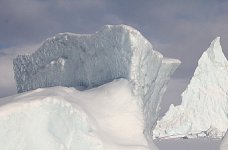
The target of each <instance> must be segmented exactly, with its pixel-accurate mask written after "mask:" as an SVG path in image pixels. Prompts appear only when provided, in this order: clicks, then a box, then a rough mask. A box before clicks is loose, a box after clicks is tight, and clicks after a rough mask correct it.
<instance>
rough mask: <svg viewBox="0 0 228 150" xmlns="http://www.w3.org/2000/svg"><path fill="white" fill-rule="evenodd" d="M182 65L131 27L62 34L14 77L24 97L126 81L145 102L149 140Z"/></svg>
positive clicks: (19, 62)
mask: <svg viewBox="0 0 228 150" xmlns="http://www.w3.org/2000/svg"><path fill="white" fill-rule="evenodd" d="M179 64H180V61H179V60H176V59H169V58H164V57H163V56H162V54H160V53H159V52H157V51H154V50H153V48H152V45H151V44H150V42H149V41H148V40H147V39H146V38H144V37H143V36H142V35H141V34H140V32H138V31H137V30H135V29H133V28H132V27H129V26H126V25H106V26H104V27H103V28H102V29H101V30H100V31H98V32H96V33H95V34H92V35H79V34H72V33H61V34H58V35H56V36H54V37H52V38H50V39H48V40H46V41H45V42H44V43H43V45H42V46H41V47H40V48H39V49H38V50H37V51H36V52H35V53H33V54H31V55H21V56H18V57H17V58H16V59H14V73H15V79H16V82H17V90H18V92H19V93H21V92H25V91H29V90H34V89H37V88H43V87H53V86H66V87H75V88H77V89H90V88H93V87H97V86H99V85H102V84H105V83H108V82H110V81H112V80H114V79H119V78H125V79H127V80H128V81H130V82H131V84H132V85H133V88H132V91H133V93H134V95H135V96H139V97H140V98H141V99H142V101H139V102H138V103H139V105H140V106H141V108H142V111H143V112H144V116H145V122H146V123H145V131H144V132H145V134H146V135H149V136H148V137H150V134H151V132H152V128H153V127H154V125H155V122H156V120H157V117H158V110H159V104H160V101H161V98H162V96H163V94H164V92H165V90H166V85H167V82H168V80H169V78H170V75H171V74H172V73H173V72H174V71H175V69H176V68H177V67H178V66H179Z"/></svg>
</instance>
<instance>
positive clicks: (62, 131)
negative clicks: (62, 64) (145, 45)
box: [0, 79, 158, 150]
mask: <svg viewBox="0 0 228 150" xmlns="http://www.w3.org/2000/svg"><path fill="white" fill-rule="evenodd" d="M131 88H132V84H131V83H130V82H128V81H127V80H125V79H119V80H114V81H113V82H111V83H108V84H105V85H102V86H100V87H97V88H93V89H90V90H86V91H78V90H76V89H75V88H68V87H60V86H57V87H51V88H43V89H36V90H33V91H29V92H24V93H21V94H17V95H14V96H10V97H6V98H1V99H0V145H1V150H158V149H157V148H156V146H155V145H154V144H153V142H152V141H150V143H149V142H148V141H147V139H146V138H145V136H144V134H143V123H144V121H143V120H144V118H143V112H142V111H141V108H140V107H139V105H138V101H139V100H138V97H135V96H134V95H133V93H132V90H131Z"/></svg>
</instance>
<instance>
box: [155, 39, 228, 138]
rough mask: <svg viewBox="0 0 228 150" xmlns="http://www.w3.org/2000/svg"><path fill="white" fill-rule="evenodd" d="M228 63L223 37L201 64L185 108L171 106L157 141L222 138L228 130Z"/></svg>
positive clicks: (184, 98)
mask: <svg viewBox="0 0 228 150" xmlns="http://www.w3.org/2000/svg"><path fill="white" fill-rule="evenodd" d="M227 117H228V62H227V59H226V57H225V56H224V54H223V52H222V48H221V46H220V37H217V38H216V39H215V40H214V41H212V43H211V45H210V47H209V48H208V49H207V50H206V51H205V52H204V53H203V55H202V56H201V58H200V59H199V61H198V67H197V68H196V70H195V73H194V76H193V77H192V79H191V81H190V84H189V85H188V87H187V89H186V90H185V91H184V92H183V94H182V104H181V105H179V106H175V107H174V106H173V105H171V106H170V108H169V110H168V112H167V113H166V114H165V116H164V117H163V118H162V119H161V120H160V121H158V122H157V125H156V128H155V129H154V131H153V135H154V138H156V137H159V138H174V137H197V136H209V137H214V138H221V137H222V136H223V135H224V134H225V132H226V130H227V128H228V118H227Z"/></svg>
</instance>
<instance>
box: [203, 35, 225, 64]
mask: <svg viewBox="0 0 228 150" xmlns="http://www.w3.org/2000/svg"><path fill="white" fill-rule="evenodd" d="M205 53H207V55H208V58H209V59H210V60H211V61H213V62H227V59H226V57H225V56H224V54H223V52H222V47H221V45H220V37H217V38H215V39H214V40H213V41H212V42H211V44H210V47H209V48H208V49H207V51H206V52H205Z"/></svg>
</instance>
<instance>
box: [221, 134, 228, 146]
mask: <svg viewBox="0 0 228 150" xmlns="http://www.w3.org/2000/svg"><path fill="white" fill-rule="evenodd" d="M227 149H228V131H227V133H226V135H225V137H224V138H223V140H222V143H221V145H220V150H227Z"/></svg>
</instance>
